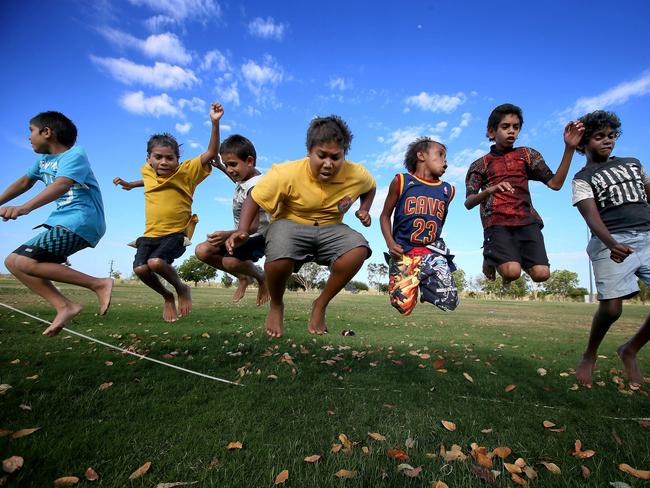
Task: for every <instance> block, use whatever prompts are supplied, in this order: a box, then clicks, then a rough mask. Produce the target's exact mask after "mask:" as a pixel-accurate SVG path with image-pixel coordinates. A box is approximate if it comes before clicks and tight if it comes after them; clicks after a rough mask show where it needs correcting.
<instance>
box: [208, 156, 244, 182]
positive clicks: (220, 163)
mask: <svg viewBox="0 0 650 488" xmlns="http://www.w3.org/2000/svg"><path fill="white" fill-rule="evenodd" d="M210 164H211V165H212V167H213V168H217V169H218V170H219V171H221V172H222V173H223V174H224V175H226V176H227V177H228V178H229V179H230V181H232V182H233V183H237V182H236V181H235V179H234V178H233V177H232V176H230V175H229V174H228V171H226V165H225V164H223V161H222V160H221V154H217V157H216V158H214V159H213V160H212V161H210Z"/></svg>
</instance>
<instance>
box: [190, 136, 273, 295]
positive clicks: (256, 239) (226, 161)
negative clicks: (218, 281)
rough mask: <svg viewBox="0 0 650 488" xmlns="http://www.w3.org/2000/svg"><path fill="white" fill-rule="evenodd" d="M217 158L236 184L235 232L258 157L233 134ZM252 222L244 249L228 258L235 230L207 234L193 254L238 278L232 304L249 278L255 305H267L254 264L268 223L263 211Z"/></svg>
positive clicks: (263, 285) (256, 174) (246, 142)
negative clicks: (229, 241) (228, 244)
mask: <svg viewBox="0 0 650 488" xmlns="http://www.w3.org/2000/svg"><path fill="white" fill-rule="evenodd" d="M219 155H220V157H221V161H220V162H219V163H217V164H216V165H215V166H216V167H217V168H219V169H220V170H221V171H223V172H224V173H225V174H226V175H227V176H228V177H229V178H230V179H231V180H232V181H233V182H234V183H235V192H234V194H233V199H232V214H233V220H234V223H235V229H236V228H237V227H238V226H239V216H240V214H241V208H242V205H243V204H244V201H245V200H246V197H247V196H248V193H249V192H250V191H251V190H252V189H253V187H254V186H255V183H257V180H259V178H260V177H261V174H260V172H259V171H258V170H257V168H256V167H255V163H256V159H257V153H256V151H255V146H253V143H252V142H251V141H249V140H248V139H247V138H245V137H244V136H240V135H237V134H233V135H232V136H230V137H228V138H227V139H225V140H224V141H223V142H222V143H221V146H220V147H219ZM255 220H256V221H255V222H253V228H252V229H251V230H250V232H251V238H250V239H249V240H248V242H246V244H245V245H243V246H241V247H239V248H237V250H236V251H235V252H234V253H233V254H232V255H231V254H228V252H227V251H226V248H225V247H224V243H225V242H226V239H228V237H230V234H232V233H233V232H234V230H220V231H215V232H212V233H211V234H208V240H207V241H205V242H202V243H201V244H199V245H198V246H196V250H195V254H196V257H197V258H199V259H200V260H201V261H203V262H204V263H206V264H209V265H210V266H214V267H215V268H217V269H220V270H222V271H225V272H227V273H230V274H233V275H235V276H237V278H238V280H239V285H238V286H237V290H235V294H234V295H233V301H234V302H238V301H239V300H241V299H242V298H243V297H244V294H245V293H246V287H247V286H248V283H249V280H250V278H253V279H255V280H257V283H258V286H259V288H258V292H257V305H262V304H264V303H266V302H267V301H268V299H269V292H268V289H267V287H266V280H265V277H264V271H262V270H261V269H260V268H258V267H257V266H256V265H255V264H254V262H255V261H257V260H259V259H260V258H261V257H262V256H264V246H265V241H264V235H265V234H266V229H267V227H268V226H269V220H270V219H269V215H268V214H267V213H266V212H265V211H263V210H260V212H259V213H258V216H257V218H256V219H255Z"/></svg>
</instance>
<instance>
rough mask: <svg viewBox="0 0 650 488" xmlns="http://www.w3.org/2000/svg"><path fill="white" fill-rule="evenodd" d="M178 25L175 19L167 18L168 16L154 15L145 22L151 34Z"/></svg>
mask: <svg viewBox="0 0 650 488" xmlns="http://www.w3.org/2000/svg"><path fill="white" fill-rule="evenodd" d="M177 23H178V22H177V21H176V20H175V19H173V18H171V17H167V16H166V15H154V16H153V17H149V18H148V19H147V20H145V21H144V25H145V27H146V28H147V29H149V30H150V31H151V32H160V31H162V30H164V29H167V28H168V27H174V26H176V24H177Z"/></svg>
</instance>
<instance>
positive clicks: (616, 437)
mask: <svg viewBox="0 0 650 488" xmlns="http://www.w3.org/2000/svg"><path fill="white" fill-rule="evenodd" d="M612 439H614V442H616V444H618V445H619V446H620V445H621V444H623V439H621V436H620V435H618V432H616V431H615V430H612Z"/></svg>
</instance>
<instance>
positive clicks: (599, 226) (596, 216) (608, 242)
mask: <svg viewBox="0 0 650 488" xmlns="http://www.w3.org/2000/svg"><path fill="white" fill-rule="evenodd" d="M576 206H577V207H578V210H579V211H580V214H581V215H582V217H583V218H584V219H585V222H587V225H588V226H589V228H590V229H591V231H592V232H593V233H594V235H595V236H596V237H598V239H600V240H601V241H602V242H603V244H605V246H607V248H608V249H609V250H610V251H611V252H612V254H611V256H610V257H611V259H612V261H615V262H617V263H621V262H623V261H624V260H625V258H626V257H628V256H629V255H630V254H632V253H633V252H634V249H632V248H631V247H630V246H626V245H625V244H619V243H618V242H617V241H616V239H614V237H613V236H612V234H611V233H610V232H609V230H608V229H607V227H606V226H605V223H604V222H603V219H601V218H600V213H598V208H597V207H596V200H594V199H593V198H587V199H585V200H580V201H579V202H578V203H577V205H576Z"/></svg>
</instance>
